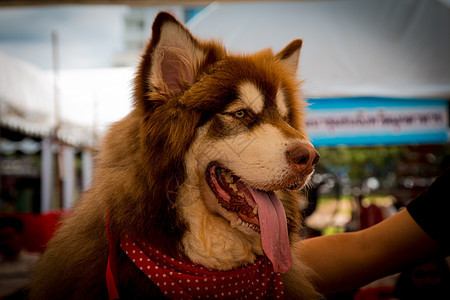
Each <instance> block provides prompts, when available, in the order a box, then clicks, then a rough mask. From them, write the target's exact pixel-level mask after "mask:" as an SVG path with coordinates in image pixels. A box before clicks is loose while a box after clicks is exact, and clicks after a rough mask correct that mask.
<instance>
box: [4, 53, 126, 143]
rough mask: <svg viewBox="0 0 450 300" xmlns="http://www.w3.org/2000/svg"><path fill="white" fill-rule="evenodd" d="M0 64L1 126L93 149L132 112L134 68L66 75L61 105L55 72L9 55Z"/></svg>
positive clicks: (61, 80) (62, 78)
mask: <svg viewBox="0 0 450 300" xmlns="http://www.w3.org/2000/svg"><path fill="white" fill-rule="evenodd" d="M0 66H1V68H0V124H2V125H4V126H7V127H10V128H13V129H16V130H19V131H21V132H24V133H27V134H30V135H34V136H49V135H52V134H56V136H57V137H58V138H59V139H61V140H63V141H64V142H66V143H68V144H72V145H76V146H92V145H93V143H94V139H95V137H96V136H100V135H101V134H102V133H103V132H104V130H105V128H106V127H107V126H108V125H109V124H110V123H112V122H114V121H117V120H119V119H120V118H122V117H123V116H124V115H125V114H126V113H127V112H128V111H129V110H130V106H131V96H130V94H131V93H130V91H131V85H130V81H131V79H132V77H133V71H132V69H131V68H115V69H91V70H70V71H62V72H61V73H60V75H59V77H58V88H59V92H58V94H59V96H58V99H57V101H55V90H54V84H53V78H52V75H51V74H49V73H47V72H44V71H42V70H40V69H38V68H36V67H35V66H33V65H31V64H29V63H26V62H24V61H21V60H18V59H16V58H13V57H9V56H7V55H5V54H3V53H0ZM55 107H57V108H56V109H57V110H58V112H56V109H55ZM56 128H58V129H57V130H56Z"/></svg>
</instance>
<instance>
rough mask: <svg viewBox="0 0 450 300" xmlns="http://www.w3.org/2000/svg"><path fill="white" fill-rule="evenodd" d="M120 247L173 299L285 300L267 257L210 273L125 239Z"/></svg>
mask: <svg viewBox="0 0 450 300" xmlns="http://www.w3.org/2000/svg"><path fill="white" fill-rule="evenodd" d="M120 247H121V248H122V250H123V251H125V253H126V254H127V255H128V257H129V258H130V259H131V260H132V261H133V263H134V264H135V265H136V267H138V268H139V269H140V270H141V271H142V272H144V274H145V275H146V276H147V277H148V278H149V279H150V280H151V281H153V283H154V284H156V285H157V286H158V287H159V289H160V290H161V292H162V293H163V294H164V295H165V296H166V297H167V298H170V299H282V298H284V297H283V294H284V293H283V282H282V279H281V274H280V273H276V272H274V270H273V265H272V263H271V262H270V261H269V259H267V257H265V256H262V257H260V258H259V259H258V260H257V261H256V262H255V263H254V264H252V265H250V266H246V267H242V268H238V269H233V270H230V271H218V270H212V269H207V268H205V267H203V266H201V265H196V264H193V263H191V262H188V261H181V260H178V259H175V258H173V257H170V256H168V255H165V254H163V253H161V251H159V250H158V249H155V248H153V247H151V246H150V245H148V244H147V243H145V242H141V241H140V240H137V241H132V240H131V239H130V238H128V236H125V237H124V238H121V240H120Z"/></svg>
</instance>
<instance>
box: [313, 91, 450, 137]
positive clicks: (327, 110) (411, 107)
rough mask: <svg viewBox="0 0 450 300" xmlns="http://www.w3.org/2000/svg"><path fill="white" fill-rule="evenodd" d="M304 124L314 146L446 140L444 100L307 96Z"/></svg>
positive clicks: (445, 103) (446, 126) (446, 111)
mask: <svg viewBox="0 0 450 300" xmlns="http://www.w3.org/2000/svg"><path fill="white" fill-rule="evenodd" d="M308 103H309V104H310V105H309V106H308V108H307V111H308V113H307V115H306V125H307V129H308V134H309V136H310V138H311V140H312V143H313V144H314V145H315V146H337V145H350V146H371V145H405V144H431V143H446V142H448V141H449V139H448V133H449V120H448V119H449V108H448V102H447V101H446V100H444V99H397V98H376V97H360V98H326V99H309V100H308Z"/></svg>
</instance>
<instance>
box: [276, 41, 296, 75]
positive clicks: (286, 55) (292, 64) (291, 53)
mask: <svg viewBox="0 0 450 300" xmlns="http://www.w3.org/2000/svg"><path fill="white" fill-rule="evenodd" d="M301 48H302V40H300V39H299V40H294V41H292V42H291V43H289V45H287V46H286V47H284V49H283V50H281V51H280V52H279V53H278V54H277V55H276V56H275V58H276V59H279V60H280V61H281V62H282V63H283V65H285V66H286V67H287V69H288V70H289V71H290V72H291V74H292V75H295V74H296V73H297V68H298V58H299V56H300V49H301Z"/></svg>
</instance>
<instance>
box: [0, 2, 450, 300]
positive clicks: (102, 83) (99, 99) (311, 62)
mask: <svg viewBox="0 0 450 300" xmlns="http://www.w3.org/2000/svg"><path fill="white" fill-rule="evenodd" d="M161 10H165V11H169V12H171V13H172V14H174V15H175V16H176V17H177V18H178V19H179V20H180V21H182V22H184V23H185V24H186V25H187V27H188V28H190V30H191V31H192V32H193V33H194V34H195V35H196V36H199V37H201V38H216V39H219V40H221V41H222V42H223V44H224V45H225V46H226V47H227V48H228V49H229V50H230V52H238V53H239V52H252V51H256V50H259V49H262V48H267V47H271V48H273V49H274V51H275V52H276V51H279V50H281V49H282V48H283V47H284V46H285V45H287V44H288V43H289V42H290V41H292V40H293V39H297V38H301V39H303V47H302V52H301V57H300V66H299V71H298V74H299V75H298V76H299V79H301V80H302V81H303V87H302V90H303V96H304V97H305V99H306V100H307V101H308V103H309V104H310V105H309V106H308V108H307V110H308V115H307V117H306V123H307V127H308V133H309V136H310V138H311V140H312V142H313V144H314V145H315V147H317V149H318V151H319V152H320V154H321V160H320V163H319V165H318V166H317V168H316V174H315V175H314V177H313V182H312V185H311V187H310V188H309V190H308V192H307V193H306V194H305V197H307V198H308V199H309V201H310V202H309V204H308V207H305V210H306V213H305V230H304V232H303V234H304V236H305V237H310V236H315V235H321V234H330V233H336V232H344V231H353V230H358V229H362V228H366V227H369V226H371V225H373V224H375V223H377V222H379V221H381V220H382V219H384V218H386V217H388V216H390V215H392V214H394V213H395V212H397V211H398V210H399V209H401V208H402V207H404V206H405V204H406V203H407V202H408V201H410V200H411V199H413V198H414V197H415V196H417V195H418V194H419V193H421V192H422V191H424V190H425V189H426V188H427V187H428V186H429V185H430V184H431V183H432V182H433V180H434V179H435V178H436V177H437V176H438V175H439V174H440V173H441V172H442V171H443V170H444V169H445V168H447V167H448V166H449V165H450V143H449V141H450V137H449V136H450V135H449V133H450V130H449V129H450V128H449V99H450V1H448V0H331V1H289V2H270V1H243V2H240V1H217V2H213V3H212V2H209V1H189V0H185V1H182V0H179V1H146V0H143V1H137V0H134V1H133V0H131V1H127V0H122V1H121V0H117V1H116V0H103V1H100V0H92V1H91V0H78V1H77V0H73V1H69V0H62V1H51V0H44V1H27V0H17V1H16V0H0V176H1V180H0V191H1V194H0V214H15V215H18V216H20V218H21V219H23V220H26V221H25V222H26V223H27V222H28V223H27V224H28V225H27V226H28V228H30V226H31V227H33V226H34V228H35V231H34V235H33V237H31V238H30V239H29V242H28V249H30V250H33V251H41V250H42V249H43V247H45V242H46V240H47V239H48V238H49V237H50V236H51V234H52V233H53V230H54V226H55V224H56V222H57V220H58V219H59V218H60V216H61V214H64V211H66V210H70V208H71V206H72V205H73V203H74V202H76V201H77V200H78V199H79V198H80V195H81V194H82V192H83V191H84V190H86V189H88V188H89V185H90V181H91V178H92V169H93V165H94V157H95V153H96V151H97V149H98V146H99V145H100V143H101V139H102V136H103V135H104V133H105V130H107V128H108V126H109V125H110V124H111V123H112V122H114V121H117V120H119V119H121V118H122V117H124V116H125V115H126V114H127V113H128V112H129V111H130V109H131V102H132V99H131V89H132V86H131V81H132V78H133V74H134V72H135V67H136V65H137V62H138V58H139V53H140V52H141V50H142V47H143V45H145V43H146V41H147V40H148V39H149V37H150V32H151V24H152V22H153V19H154V17H155V16H156V14H157V13H158V11H161ZM449 200H450V199H449ZM45 218H46V219H45ZM43 219H45V220H46V221H42V220H43ZM33 222H34V223H33ZM30 224H33V225H30ZM42 224H46V225H42ZM48 224H50V225H48ZM347 296H348V295H347ZM353 296H354V293H353V294H352V295H351V296H348V297H350V298H349V299H352V298H351V297H353ZM336 297H337V296H335V298H336ZM342 297H343V296H342ZM342 299H344V298H342ZM345 299H346V298H345ZM361 299H362V298H361Z"/></svg>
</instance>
